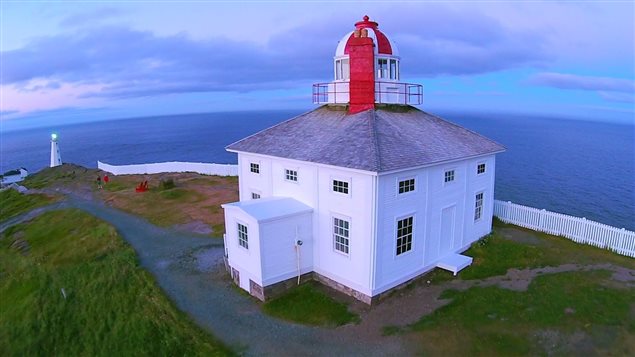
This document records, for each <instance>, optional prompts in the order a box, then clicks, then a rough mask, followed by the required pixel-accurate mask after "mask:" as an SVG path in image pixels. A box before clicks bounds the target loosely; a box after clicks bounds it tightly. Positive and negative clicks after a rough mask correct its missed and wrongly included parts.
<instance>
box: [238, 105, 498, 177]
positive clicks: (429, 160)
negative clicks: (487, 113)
mask: <svg viewBox="0 0 635 357" xmlns="http://www.w3.org/2000/svg"><path fill="white" fill-rule="evenodd" d="M227 149H228V150H231V151H240V152H249V153H255V154H262V155H270V156H276V157H282V158H288V159H294V160H300V161H309V162H315V163H321V164H327V165H334V166H340V167H348V168H352V169H360V170H366V171H372V172H385V171H392V170H400V169H406V168H409V167H415V166H421V165H428V164H433V163H440V162H444V161H449V160H455V159H460V158H464V157H471V156H478V155H484V154H491V153H495V152H500V151H503V150H505V148H504V147H503V146H501V145H499V144H498V143H496V142H494V141H492V140H489V139H487V138H485V137H483V136H481V135H479V134H476V133H474V132H472V131H469V130H467V129H465V128H463V127H460V126H458V125H456V124H453V123H450V122H447V121H445V120H443V119H441V118H439V117H437V116H434V115H431V114H428V113H426V112H423V111H421V110H419V109H417V108H414V107H390V106H388V107H378V108H376V109H374V110H368V111H365V112H361V113H357V114H353V115H348V112H347V111H345V110H342V108H339V107H333V106H328V105H324V106H321V107H319V108H317V109H315V110H313V111H310V112H307V113H304V114H302V115H299V116H297V117H295V118H292V119H290V120H287V121H285V122H282V123H280V124H277V125H275V126H272V127H270V128H268V129H265V130H263V131H261V132H258V133H256V134H254V135H251V136H249V137H246V138H244V139H242V140H240V141H237V142H235V143H233V144H231V145H229V146H228V147H227Z"/></svg>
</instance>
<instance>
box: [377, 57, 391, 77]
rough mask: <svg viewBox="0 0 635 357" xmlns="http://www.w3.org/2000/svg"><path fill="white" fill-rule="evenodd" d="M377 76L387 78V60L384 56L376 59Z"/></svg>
mask: <svg viewBox="0 0 635 357" xmlns="http://www.w3.org/2000/svg"><path fill="white" fill-rule="evenodd" d="M377 78H388V60H387V59H385V58H380V59H378V60H377Z"/></svg>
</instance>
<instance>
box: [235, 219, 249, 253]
mask: <svg viewBox="0 0 635 357" xmlns="http://www.w3.org/2000/svg"><path fill="white" fill-rule="evenodd" d="M237 224H238V244H239V245H240V246H241V247H243V248H245V249H249V236H248V235H247V226H245V225H244V224H240V223H237Z"/></svg>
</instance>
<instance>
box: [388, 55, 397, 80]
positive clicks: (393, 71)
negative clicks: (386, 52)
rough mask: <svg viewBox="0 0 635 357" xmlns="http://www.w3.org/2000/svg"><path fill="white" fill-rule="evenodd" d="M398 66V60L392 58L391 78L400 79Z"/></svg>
mask: <svg viewBox="0 0 635 357" xmlns="http://www.w3.org/2000/svg"><path fill="white" fill-rule="evenodd" d="M398 68H399V67H398V65H397V60H396V59H391V60H390V79H399V73H398V71H397V69H398Z"/></svg>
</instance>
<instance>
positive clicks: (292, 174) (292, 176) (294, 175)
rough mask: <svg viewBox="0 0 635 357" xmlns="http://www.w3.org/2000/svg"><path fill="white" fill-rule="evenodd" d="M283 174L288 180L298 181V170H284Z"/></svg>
mask: <svg viewBox="0 0 635 357" xmlns="http://www.w3.org/2000/svg"><path fill="white" fill-rule="evenodd" d="M284 176H285V178H286V179H287V180H288V181H294V182H298V172H297V171H296V170H289V169H286V170H284Z"/></svg>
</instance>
